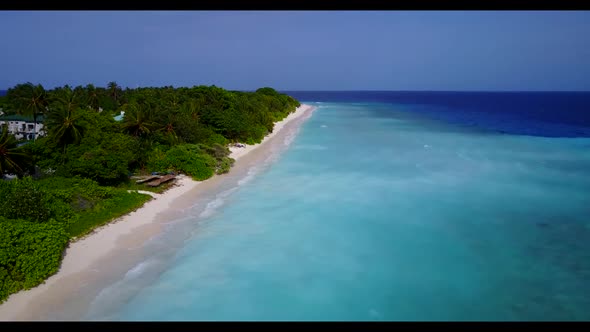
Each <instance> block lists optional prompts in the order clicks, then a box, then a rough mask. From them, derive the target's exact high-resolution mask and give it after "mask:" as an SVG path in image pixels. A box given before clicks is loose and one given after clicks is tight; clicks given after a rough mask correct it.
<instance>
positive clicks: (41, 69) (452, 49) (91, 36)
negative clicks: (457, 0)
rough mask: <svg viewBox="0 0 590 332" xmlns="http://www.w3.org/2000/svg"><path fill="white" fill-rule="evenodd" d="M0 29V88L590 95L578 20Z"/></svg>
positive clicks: (393, 14)
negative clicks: (566, 92)
mask: <svg viewBox="0 0 590 332" xmlns="http://www.w3.org/2000/svg"><path fill="white" fill-rule="evenodd" d="M0 30H1V31H3V34H2V45H3V46H2V48H1V51H0V89H2V88H8V87H10V86H13V85H15V84H17V83H23V82H27V81H30V82H33V83H41V84H43V85H44V86H45V87H46V88H53V87H55V86H61V85H64V84H70V85H73V86H75V85H80V84H82V85H85V84H87V83H93V84H95V85H99V86H105V85H106V84H107V82H109V81H113V80H114V81H116V82H118V83H119V84H120V85H122V86H129V87H136V86H163V85H174V86H193V85H200V84H205V85H211V84H215V85H217V86H221V87H224V88H227V89H241V90H251V89H256V88H259V87H262V86H271V87H274V88H276V89H279V90H590V38H589V37H588V36H590V12H587V11H586V12H584V11H569V12H568V11H562V12H550V11H532V12H519V11H497V12H494V11H465V12H454V11H432V12H430V11H414V12H404V11H317V12H309V11H260V12H256V11H238V12H232V11H214V12H204V11H195V12H193V11H181V12H174V11H162V12H149V11H138V12H133V11H119V12H108V11H95V12H80V11H67V12H58V11H35V12H12V11H1V12H0Z"/></svg>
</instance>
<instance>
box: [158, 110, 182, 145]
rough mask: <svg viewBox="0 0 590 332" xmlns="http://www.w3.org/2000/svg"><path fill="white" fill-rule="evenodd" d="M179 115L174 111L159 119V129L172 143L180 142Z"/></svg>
mask: <svg viewBox="0 0 590 332" xmlns="http://www.w3.org/2000/svg"><path fill="white" fill-rule="evenodd" d="M176 123H177V116H176V114H175V113H173V112H168V113H166V115H165V117H164V118H163V119H161V120H160V121H159V124H158V126H159V127H160V128H159V129H158V131H160V132H163V133H164V135H165V136H166V138H167V139H168V141H169V142H170V143H172V144H175V143H178V141H179V139H178V135H177V134H176Z"/></svg>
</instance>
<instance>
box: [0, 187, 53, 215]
mask: <svg viewBox="0 0 590 332" xmlns="http://www.w3.org/2000/svg"><path fill="white" fill-rule="evenodd" d="M0 197H2V199H0V217H5V218H8V219H25V220H29V221H35V222H44V221H47V220H49V218H50V217H51V209H50V206H49V203H51V199H50V197H49V195H47V193H46V192H44V191H43V190H42V189H41V187H40V186H39V184H38V183H37V182H35V181H33V179H32V178H31V177H25V178H22V179H15V180H12V181H10V182H5V181H1V185H0Z"/></svg>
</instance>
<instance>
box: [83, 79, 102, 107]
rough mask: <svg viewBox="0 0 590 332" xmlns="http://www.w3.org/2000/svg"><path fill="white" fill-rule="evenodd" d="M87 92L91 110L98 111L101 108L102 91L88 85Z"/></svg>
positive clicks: (87, 100)
mask: <svg viewBox="0 0 590 332" xmlns="http://www.w3.org/2000/svg"><path fill="white" fill-rule="evenodd" d="M86 92H87V97H86V102H87V103H88V106H89V107H90V108H91V109H93V110H95V111H98V110H99V108H100V91H99V90H98V89H96V87H94V85H92V84H88V85H86Z"/></svg>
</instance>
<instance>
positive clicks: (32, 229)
mask: <svg viewBox="0 0 590 332" xmlns="http://www.w3.org/2000/svg"><path fill="white" fill-rule="evenodd" d="M67 243H68V235H67V234H66V232H65V230H64V228H63V225H62V224H59V223H56V222H54V221H50V222H46V223H35V222H29V221H25V220H9V219H6V218H3V217H0V303H2V302H4V301H5V300H6V299H7V298H8V296H9V295H10V294H13V293H16V292H18V291H19V290H22V289H30V288H32V287H35V286H37V285H39V284H41V283H42V282H43V281H44V280H45V279H46V278H48V277H49V276H51V275H52V274H54V273H56V272H57V271H58V269H59V266H60V262H61V258H62V254H63V251H64V249H65V247H66V245H67Z"/></svg>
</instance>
